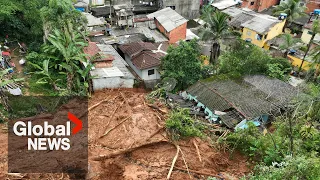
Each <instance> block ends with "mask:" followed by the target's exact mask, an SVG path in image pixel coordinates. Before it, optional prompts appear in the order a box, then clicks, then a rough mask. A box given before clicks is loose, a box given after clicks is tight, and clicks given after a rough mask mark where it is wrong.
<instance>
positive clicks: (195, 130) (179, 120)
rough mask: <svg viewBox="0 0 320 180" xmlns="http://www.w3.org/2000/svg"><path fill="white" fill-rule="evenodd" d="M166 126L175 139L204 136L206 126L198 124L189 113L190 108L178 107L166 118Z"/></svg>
mask: <svg viewBox="0 0 320 180" xmlns="http://www.w3.org/2000/svg"><path fill="white" fill-rule="evenodd" d="M166 128H167V129H168V131H169V132H170V134H171V136H172V139H173V140H178V139H180V138H183V137H195V136H197V137H203V133H202V130H203V129H204V127H203V126H202V125H201V124H198V123H196V122H195V121H194V119H192V118H191V117H190V115H189V109H177V110H174V111H172V112H171V113H170V115H169V118H168V119H167V120H166Z"/></svg>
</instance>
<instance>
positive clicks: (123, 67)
mask: <svg viewBox="0 0 320 180" xmlns="http://www.w3.org/2000/svg"><path fill="white" fill-rule="evenodd" d="M97 46H98V47H99V49H100V50H101V51H102V52H103V53H104V54H110V55H112V56H113V57H114V60H113V61H112V66H113V67H117V68H118V69H119V70H120V71H121V72H122V73H123V75H124V76H123V77H122V78H125V79H134V76H133V75H132V73H131V72H130V71H129V69H128V68H127V67H128V66H129V65H128V64H127V63H126V61H125V60H124V59H123V58H122V57H121V56H120V55H119V53H118V52H117V51H116V50H115V49H114V48H113V47H112V46H111V45H104V44H97Z"/></svg>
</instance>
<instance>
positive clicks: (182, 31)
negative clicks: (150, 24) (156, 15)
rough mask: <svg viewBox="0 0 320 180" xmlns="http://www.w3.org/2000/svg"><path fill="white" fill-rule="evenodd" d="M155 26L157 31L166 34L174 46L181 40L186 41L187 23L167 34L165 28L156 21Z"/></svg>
mask: <svg viewBox="0 0 320 180" xmlns="http://www.w3.org/2000/svg"><path fill="white" fill-rule="evenodd" d="M154 22H155V24H156V27H157V29H158V30H159V31H160V32H161V33H162V34H164V35H165V36H166V37H167V38H168V39H169V43H170V44H174V43H176V42H178V41H179V40H185V39H186V36H187V23H184V24H182V25H181V26H179V27H177V28H176V29H174V30H172V31H171V32H167V31H166V30H165V29H164V27H163V26H162V25H161V24H160V23H159V22H158V21H157V20H156V19H155V21H154Z"/></svg>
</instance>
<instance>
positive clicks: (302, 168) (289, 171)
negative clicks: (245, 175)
mask: <svg viewBox="0 0 320 180" xmlns="http://www.w3.org/2000/svg"><path fill="white" fill-rule="evenodd" d="M249 179H251V180H269V179H275V180H277V179H288V180H289V179H292V180H305V179H306V180H318V179H320V159H319V158H317V157H315V156H311V157H306V156H297V157H294V158H292V157H286V158H285V160H284V162H282V163H279V164H276V165H274V166H265V165H258V166H256V168H255V175H253V176H251V177H250V178H249Z"/></svg>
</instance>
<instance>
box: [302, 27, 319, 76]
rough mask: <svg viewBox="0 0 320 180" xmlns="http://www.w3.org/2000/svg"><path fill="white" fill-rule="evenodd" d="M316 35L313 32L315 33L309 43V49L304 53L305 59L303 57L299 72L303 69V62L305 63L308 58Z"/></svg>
mask: <svg viewBox="0 0 320 180" xmlns="http://www.w3.org/2000/svg"><path fill="white" fill-rule="evenodd" d="M315 36H316V34H315V33H313V34H312V37H311V39H310V42H309V44H308V48H307V51H306V53H305V54H304V56H303V59H302V63H301V65H300V67H299V72H300V71H301V69H302V66H303V63H304V61H305V60H306V57H307V55H308V52H309V51H310V47H311V45H312V42H313V40H314V37H315Z"/></svg>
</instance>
